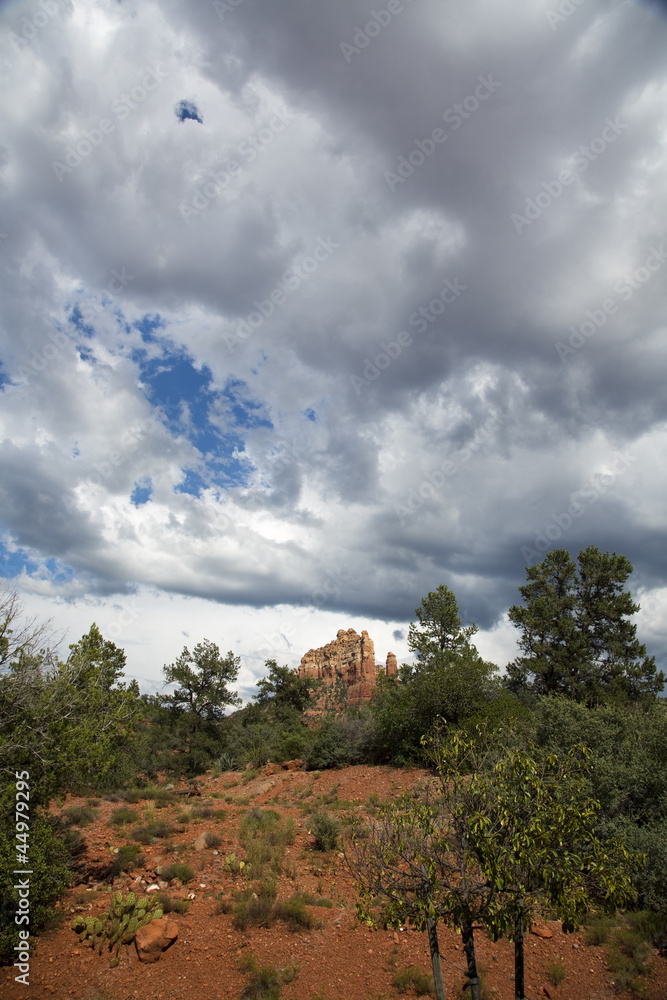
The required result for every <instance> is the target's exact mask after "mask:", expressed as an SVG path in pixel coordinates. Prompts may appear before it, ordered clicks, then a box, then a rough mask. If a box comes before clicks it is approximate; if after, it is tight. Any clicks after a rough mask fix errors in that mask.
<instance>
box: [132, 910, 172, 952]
mask: <svg viewBox="0 0 667 1000" xmlns="http://www.w3.org/2000/svg"><path fill="white" fill-rule="evenodd" d="M177 937H178V925H177V924H176V923H174V921H173V920H167V918H166V917H160V919H159V920H151V922H150V924H146V926H145V927H140V928H139V930H138V931H137V933H136V937H135V939H134V943H135V945H136V948H137V955H138V956H139V961H140V962H157V961H158V960H159V958H160V956H161V955H162V952H163V951H164V950H165V948H168V947H169V945H171V944H173V943H174V941H175V940H176V938H177Z"/></svg>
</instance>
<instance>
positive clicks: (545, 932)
mask: <svg viewBox="0 0 667 1000" xmlns="http://www.w3.org/2000/svg"><path fill="white" fill-rule="evenodd" d="M530 933H531V934H536V935H537V937H541V938H552V937H553V931H550V930H549V928H548V927H547V925H546V924H533V926H532V927H531V928H530Z"/></svg>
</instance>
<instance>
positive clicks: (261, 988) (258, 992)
mask: <svg viewBox="0 0 667 1000" xmlns="http://www.w3.org/2000/svg"><path fill="white" fill-rule="evenodd" d="M239 966H240V967H241V970H242V971H243V972H248V982H247V983H246V985H245V987H244V989H243V992H242V993H241V1000H279V998H280V989H281V986H282V982H283V980H282V976H281V975H280V973H279V972H278V971H277V970H276V969H274V968H273V966H272V965H262V966H258V965H257V963H256V961H255V958H254V956H253V955H252V954H250V955H247V956H244V958H243V960H242V961H240V962H239Z"/></svg>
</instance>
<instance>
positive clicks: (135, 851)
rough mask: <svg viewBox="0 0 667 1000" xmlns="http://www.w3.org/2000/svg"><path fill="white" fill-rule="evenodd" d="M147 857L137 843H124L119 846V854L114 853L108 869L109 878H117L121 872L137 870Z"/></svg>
mask: <svg viewBox="0 0 667 1000" xmlns="http://www.w3.org/2000/svg"><path fill="white" fill-rule="evenodd" d="M144 862H145V858H144V856H143V854H142V853H141V848H139V847H137V845H136V844H123V846H122V847H119V848H118V854H114V856H113V858H112V859H111V863H110V865H109V868H108V870H107V878H117V877H118V875H120V874H121V872H131V871H135V869H137V868H141V866H142V865H143V864H144Z"/></svg>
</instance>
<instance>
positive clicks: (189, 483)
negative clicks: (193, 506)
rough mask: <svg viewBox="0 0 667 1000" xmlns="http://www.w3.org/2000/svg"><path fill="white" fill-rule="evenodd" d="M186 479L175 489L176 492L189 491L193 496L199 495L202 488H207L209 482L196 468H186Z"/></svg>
mask: <svg viewBox="0 0 667 1000" xmlns="http://www.w3.org/2000/svg"><path fill="white" fill-rule="evenodd" d="M183 471H184V472H185V479H184V480H183V482H182V483H180V485H178V486H177V487H176V489H175V492H176V493H189V494H190V495H191V496H193V497H199V496H201V494H202V490H205V489H206V487H207V485H208V484H207V483H206V482H205V481H204V480H203V479H202V477H201V476H200V475H199V473H198V472H195V471H194V469H184V470H183Z"/></svg>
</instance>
